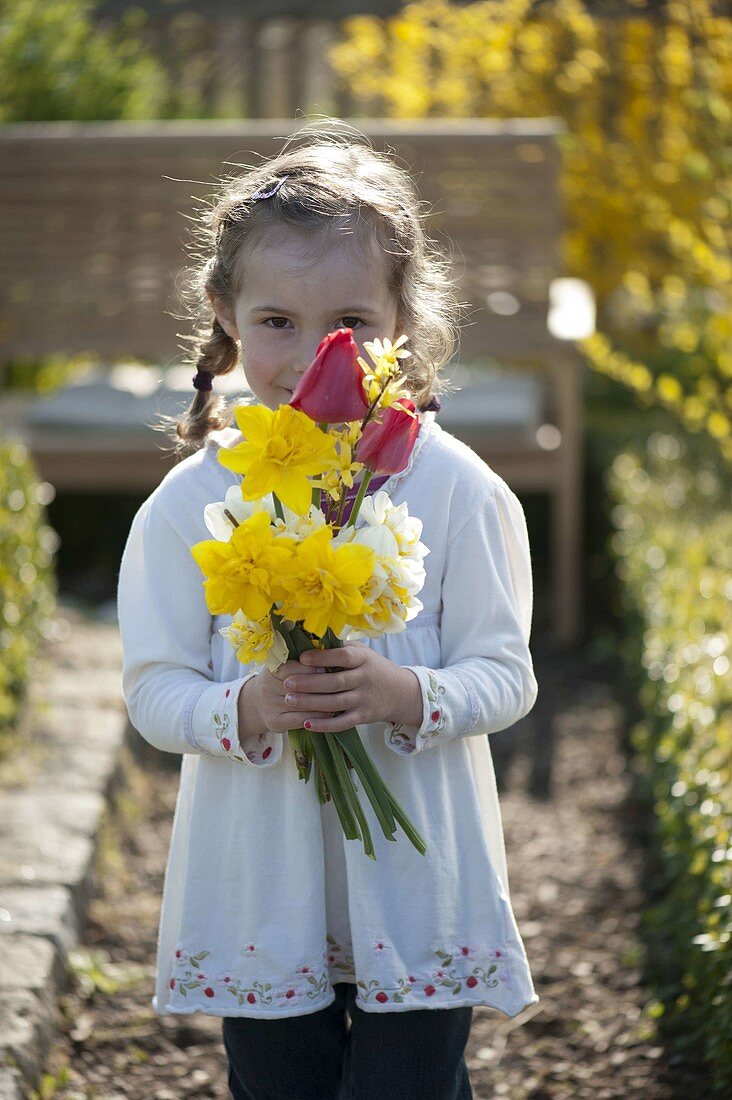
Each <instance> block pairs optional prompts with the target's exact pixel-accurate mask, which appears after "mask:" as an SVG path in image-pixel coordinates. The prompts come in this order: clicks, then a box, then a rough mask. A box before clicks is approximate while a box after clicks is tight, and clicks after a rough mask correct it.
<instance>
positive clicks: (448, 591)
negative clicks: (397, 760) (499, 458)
mask: <svg viewBox="0 0 732 1100" xmlns="http://www.w3.org/2000/svg"><path fill="white" fill-rule="evenodd" d="M532 603H533V585H532V576H531V558H530V549H529V540H528V533H527V529H526V520H525V517H524V513H523V509H522V507H521V504H520V502H519V500H518V498H517V497H516V496H515V494H514V493H513V492H512V491H511V490H510V489H509V488H508V486H505V485H504V484H499V485H496V486H495V487H494V489H493V491H492V492H491V493H490V495H488V496H487V498H485V499H484V500H483V501H481V506H480V507H479V508H477V509H476V510H475V512H474V513H473V514H472V515H471V516H470V518H469V519H468V520H467V521H466V522H464V523H463V524H462V526H461V527H460V528H459V529H458V530H457V531H455V532H449V543H448V546H447V552H446V560H445V564H444V570H443V580H442V607H441V623H440V647H441V660H442V663H443V667H442V668H427V667H424V666H421V665H409V666H407V667H409V668H411V669H412V671H413V672H414V673H415V675H416V676H417V678H418V679H419V682H420V684H421V687H422V704H423V715H424V717H423V721H422V724H421V726H419V728H416V727H405V726H391V727H390V728H387V730H386V733H385V742H386V744H387V746H388V747H389V748H390V749H392V750H393V751H394V752H396V753H397V754H399V755H411V754H413V753H415V752H421V751H423V750H424V749H428V748H431V747H438V746H439V745H442V744H445V742H447V741H452V740H454V739H455V738H458V737H464V736H471V735H475V734H488V733H495V732H497V731H498V730H502V729H505V728H506V727H507V726H510V725H513V723H514V722H517V721H518V720H519V719H520V718H523V716H524V715H525V714H528V712H529V711H530V710H531V708H532V707H533V705H534V702H535V701H536V697H537V693H538V687H537V683H536V678H535V676H534V671H533V665H532V659H531V654H530V652H529V646H528V642H529V635H530V631H531V617H532Z"/></svg>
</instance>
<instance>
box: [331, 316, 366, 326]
mask: <svg viewBox="0 0 732 1100" xmlns="http://www.w3.org/2000/svg"><path fill="white" fill-rule="evenodd" d="M341 321H343V328H357V327H358V326H359V325H362V324H363V323H364V322H363V321H362V320H361V318H360V317H341ZM336 328H340V325H336Z"/></svg>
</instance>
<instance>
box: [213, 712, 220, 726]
mask: <svg viewBox="0 0 732 1100" xmlns="http://www.w3.org/2000/svg"><path fill="white" fill-rule="evenodd" d="M213 720H214V722H215V723H216V725H217V726H220V725H221V719H220V718H219V716H218V714H214V716H213Z"/></svg>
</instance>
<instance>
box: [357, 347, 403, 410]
mask: <svg viewBox="0 0 732 1100" xmlns="http://www.w3.org/2000/svg"><path fill="white" fill-rule="evenodd" d="M407 340H408V337H407V336H400V337H399V339H398V340H396V341H395V343H393V344H392V342H391V340H389V339H388V338H387V339H384V340H367V341H366V343H365V344H364V345H363V346H364V348H365V350H366V351H367V352H368V354H369V356H370V357H371V359H372V361H373V366H371V365H370V364H369V363H367V362H366V360H365V359H362V358H361V357H360V356H359V359H358V363H359V366H360V367H361V369H362V370H363V372H364V382H363V385H364V390H365V391H366V396H367V398H368V402H369V405H373V403H374V401H376V400H379V405H380V406H381V408H388V407H389V406H390V405H393V404H394V402H395V401H398V400H399V399H400V398H401V397H409V390H406V389H405V388H404V387H403V386H401V385H400V384H399V377H400V375H401V371H402V368H401V364H400V362H399V360H400V359H407V358H409V356H410V355H411V354H412V353H411V351H407V350H406V349H405V348H403V347H402V344H404V343H406V341H407Z"/></svg>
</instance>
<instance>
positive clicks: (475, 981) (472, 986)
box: [465, 977, 478, 989]
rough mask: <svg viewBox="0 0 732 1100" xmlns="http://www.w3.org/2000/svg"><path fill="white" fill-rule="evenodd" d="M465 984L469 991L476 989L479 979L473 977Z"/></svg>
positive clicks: (466, 980) (467, 979)
mask: <svg viewBox="0 0 732 1100" xmlns="http://www.w3.org/2000/svg"><path fill="white" fill-rule="evenodd" d="M465 984H466V985H467V987H468V989H475V987H476V985H477V984H478V979H477V978H473V977H470V978H466V979H465Z"/></svg>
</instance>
